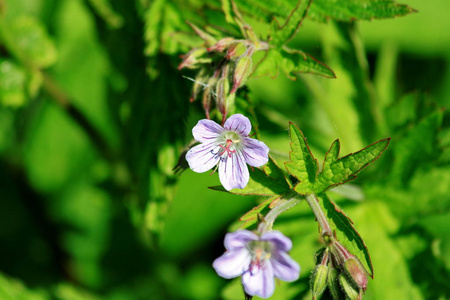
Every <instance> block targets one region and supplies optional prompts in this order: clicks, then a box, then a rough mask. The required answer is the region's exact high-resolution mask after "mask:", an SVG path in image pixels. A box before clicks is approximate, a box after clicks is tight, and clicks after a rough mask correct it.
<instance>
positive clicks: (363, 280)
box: [344, 257, 367, 291]
mask: <svg viewBox="0 0 450 300" xmlns="http://www.w3.org/2000/svg"><path fill="white" fill-rule="evenodd" d="M344 271H345V273H346V274H347V275H348V277H349V278H350V279H351V280H352V281H353V283H354V284H355V285H356V286H357V287H359V288H360V289H362V290H363V291H365V290H366V288H367V274H366V270H365V269H364V267H363V266H362V265H361V263H360V262H359V260H358V259H357V258H356V257H351V258H349V259H347V260H346V261H344Z"/></svg>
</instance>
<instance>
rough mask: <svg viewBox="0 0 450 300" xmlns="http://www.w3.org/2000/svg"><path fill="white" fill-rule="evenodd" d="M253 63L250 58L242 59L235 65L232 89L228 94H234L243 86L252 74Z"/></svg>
mask: <svg viewBox="0 0 450 300" xmlns="http://www.w3.org/2000/svg"><path fill="white" fill-rule="evenodd" d="M252 67H253V62H252V59H251V58H250V57H242V58H241V59H239V61H238V62H237V64H236V68H235V69H234V74H233V88H232V89H231V91H230V93H234V92H236V90H237V89H238V88H240V87H241V86H243V85H244V84H245V83H246V82H247V79H248V77H249V76H250V74H251V73H252Z"/></svg>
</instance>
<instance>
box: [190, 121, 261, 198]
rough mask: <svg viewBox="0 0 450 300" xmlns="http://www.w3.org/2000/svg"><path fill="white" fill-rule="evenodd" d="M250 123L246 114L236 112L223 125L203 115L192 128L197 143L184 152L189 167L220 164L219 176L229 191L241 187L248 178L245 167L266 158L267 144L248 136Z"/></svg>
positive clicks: (257, 164)
mask: <svg viewBox="0 0 450 300" xmlns="http://www.w3.org/2000/svg"><path fill="white" fill-rule="evenodd" d="M251 129H252V125H251V124H250V121H249V119H248V118H247V117H245V116H243V115H241V114H235V115H232V116H231V117H229V118H228V119H227V120H226V122H225V124H224V126H223V127H222V126H220V125H219V124H217V123H216V122H214V121H211V120H208V119H203V120H200V121H198V123H197V125H195V126H194V128H193V129H192V134H193V136H194V138H195V139H196V140H197V141H198V142H200V143H201V144H200V145H197V146H195V147H193V148H192V149H191V150H189V151H188V153H186V160H187V162H188V163H189V167H190V168H191V169H192V170H193V171H194V172H197V173H203V172H206V171H208V170H210V169H212V168H213V167H214V166H216V165H217V164H219V178H220V182H221V183H222V185H223V187H224V188H225V189H226V190H227V191H229V190H231V189H234V188H240V189H242V188H244V187H245V186H246V185H247V183H248V180H249V173H248V167H247V166H246V163H247V164H249V165H250V166H253V167H260V166H262V165H264V164H266V163H267V161H268V160H269V158H268V153H269V148H268V147H267V146H266V144H264V143H263V142H261V141H258V140H256V139H252V138H249V137H248V134H249V133H250V130H251Z"/></svg>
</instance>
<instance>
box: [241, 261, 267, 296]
mask: <svg viewBox="0 0 450 300" xmlns="http://www.w3.org/2000/svg"><path fill="white" fill-rule="evenodd" d="M242 285H243V286H244V290H245V292H246V293H247V294H249V295H251V296H259V297H261V298H269V297H270V296H272V294H273V292H274V291H275V280H274V277H273V269H272V265H271V264H270V263H269V262H268V261H266V262H265V264H264V265H263V266H261V267H259V268H258V269H257V270H254V272H250V271H248V272H245V273H244V274H243V275H242Z"/></svg>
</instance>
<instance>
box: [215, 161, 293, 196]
mask: <svg viewBox="0 0 450 300" xmlns="http://www.w3.org/2000/svg"><path fill="white" fill-rule="evenodd" d="M210 188H211V189H213V190H216V191H226V190H225V189H224V188H223V187H222V186H213V187H210ZM290 189H291V187H290V185H289V183H288V181H287V179H286V177H285V176H284V174H283V172H282V171H281V169H280V167H279V166H278V165H277V164H276V163H275V161H274V160H273V159H272V158H271V157H270V156H269V162H268V163H267V164H266V165H265V166H264V170H262V169H259V168H254V169H253V171H250V180H249V181H248V184H247V186H246V187H245V188H243V189H232V190H231V191H229V192H230V193H232V194H236V195H259V196H278V195H282V194H285V193H286V192H288V191H290Z"/></svg>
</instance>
